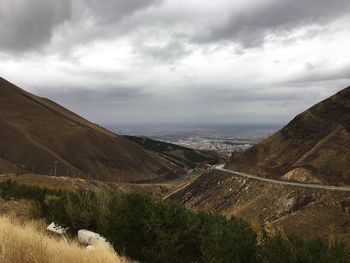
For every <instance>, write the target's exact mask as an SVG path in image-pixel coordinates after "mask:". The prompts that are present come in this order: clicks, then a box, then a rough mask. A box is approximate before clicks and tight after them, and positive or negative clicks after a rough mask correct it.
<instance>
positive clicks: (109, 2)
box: [85, 0, 162, 23]
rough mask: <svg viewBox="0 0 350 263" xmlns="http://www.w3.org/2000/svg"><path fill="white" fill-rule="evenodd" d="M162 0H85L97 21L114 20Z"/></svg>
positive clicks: (108, 21)
mask: <svg viewBox="0 0 350 263" xmlns="http://www.w3.org/2000/svg"><path fill="white" fill-rule="evenodd" d="M161 2H162V0H104V1H100V0H85V3H86V5H87V7H88V8H89V10H90V11H91V12H92V14H93V15H95V16H96V17H97V18H98V20H99V21H102V22H107V23H111V22H115V21H119V20H121V19H123V18H124V17H126V16H128V15H131V14H133V13H135V12H137V11H139V10H142V9H145V8H148V7H150V6H153V5H157V4H159V3H161Z"/></svg>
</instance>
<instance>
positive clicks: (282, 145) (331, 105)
mask: <svg viewBox="0 0 350 263" xmlns="http://www.w3.org/2000/svg"><path fill="white" fill-rule="evenodd" d="M226 168H228V169H232V170H239V171H245V172H249V173H252V174H257V175H260V176H266V177H274V178H282V179H289V180H297V181H316V182H323V183H330V184H350V87H348V88H346V89H344V90H342V91H340V92H338V93H337V94H335V95H334V96H332V97H330V98H328V99H326V100H324V101H322V102H320V103H318V104H316V105H315V106H313V107H311V108H310V109H308V110H306V111H305V112H303V113H301V114H300V115H298V116H297V117H295V118H294V119H293V120H292V121H291V122H290V123H289V124H288V125H286V126H285V127H284V128H283V129H281V130H280V131H278V132H276V133H275V134H273V135H272V136H270V137H269V138H267V139H265V140H264V141H262V142H261V143H258V144H257V145H255V146H253V147H252V148H250V149H249V150H247V151H246V152H244V153H242V154H239V155H233V156H232V158H231V159H230V161H229V162H228V163H227V164H226Z"/></svg>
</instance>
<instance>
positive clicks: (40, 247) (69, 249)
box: [0, 217, 128, 263]
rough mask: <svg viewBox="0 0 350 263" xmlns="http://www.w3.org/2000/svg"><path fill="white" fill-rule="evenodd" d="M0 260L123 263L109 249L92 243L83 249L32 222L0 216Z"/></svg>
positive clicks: (12, 262) (17, 262)
mask: <svg viewBox="0 0 350 263" xmlns="http://www.w3.org/2000/svg"><path fill="white" fill-rule="evenodd" d="M0 244H1V245H0V262H1V263H20V262H21V263H62V262H67V263H69V262H72V263H73V262H84V263H127V262H128V261H127V260H125V259H123V258H121V257H119V256H118V255H117V254H116V253H115V252H114V251H113V249H111V248H109V247H108V246H106V245H103V244H95V246H94V249H93V250H86V248H85V247H82V246H81V245H79V244H78V243H77V242H76V241H73V240H71V239H67V238H57V237H54V236H49V235H48V234H47V232H45V230H44V228H43V227H42V226H41V225H40V224H39V223H36V222H34V221H33V222H26V223H23V222H22V223H20V222H16V221H14V220H13V219H12V220H11V219H10V218H8V217H0Z"/></svg>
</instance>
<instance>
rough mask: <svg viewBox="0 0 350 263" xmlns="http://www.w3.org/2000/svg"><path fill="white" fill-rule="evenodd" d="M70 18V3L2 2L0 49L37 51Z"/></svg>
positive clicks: (52, 0)
mask: <svg viewBox="0 0 350 263" xmlns="http://www.w3.org/2000/svg"><path fill="white" fill-rule="evenodd" d="M70 17H71V3H70V0H60V1H56V0H31V1H27V0H2V1H1V2H0V34H1V38H0V49H2V50H6V51H10V52H22V51H28V50H38V49H40V48H41V47H42V46H44V45H45V44H47V43H48V42H49V41H50V40H51V38H52V36H53V34H54V30H55V28H56V27H57V26H58V25H60V24H61V23H63V22H64V21H66V20H68V19H69V18H70Z"/></svg>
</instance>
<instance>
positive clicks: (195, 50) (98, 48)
mask: <svg viewBox="0 0 350 263" xmlns="http://www.w3.org/2000/svg"><path fill="white" fill-rule="evenodd" d="M349 24H350V1H349V0H332V1H329V0H264V1H261V0H245V1H232V0H217V1H209V0H104V1H99V0H60V1H57V0H31V1H28V0H1V2H0V34H1V37H0V76H1V77H3V78H6V79H7V80H9V81H11V82H13V83H15V84H16V85H18V86H20V87H21V88H23V89H25V90H27V91H29V92H32V93H35V94H37V95H39V96H43V97H47V98H50V99H52V100H55V101H56V102H58V103H60V104H62V105H63V106H65V107H68V108H69V109H71V110H73V111H75V112H77V113H79V114H81V115H82V116H84V117H86V118H88V119H90V120H92V121H94V122H97V123H100V124H114V123H161V122H184V123H201V122H207V123H208V122H223V123H247V124H249V123H254V124H258V123H269V124H270V123H271V124H273V123H285V122H288V121H289V120H290V119H292V118H293V117H294V116H295V115H296V114H298V113H300V112H302V111H303V110H305V109H307V108H308V107H310V106H312V105H313V104H315V103H316V102H318V101H320V100H323V99H325V98H326V97H328V96H330V95H332V94H333V93H335V92H337V91H339V90H341V89H343V88H345V87H347V86H350V59H349V54H348V51H349V47H350V27H349Z"/></svg>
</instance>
